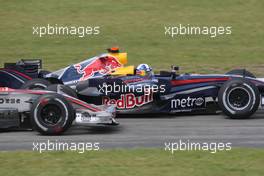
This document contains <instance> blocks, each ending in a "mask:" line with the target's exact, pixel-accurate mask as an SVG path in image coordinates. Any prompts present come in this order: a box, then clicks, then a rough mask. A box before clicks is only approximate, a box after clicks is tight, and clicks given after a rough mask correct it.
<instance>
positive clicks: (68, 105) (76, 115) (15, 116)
mask: <svg viewBox="0 0 264 176" xmlns="http://www.w3.org/2000/svg"><path fill="white" fill-rule="evenodd" d="M114 117H115V107H113V106H94V105H90V104H87V103H85V102H83V101H81V100H78V99H76V98H74V97H71V96H69V95H65V94H63V93H60V94H58V93H56V92H51V91H45V90H24V89H11V88H7V87H0V129H6V128H24V129H29V128H34V129H35V130H37V131H38V132H40V133H41V134H45V135H58V134H62V133H63V132H65V131H66V130H67V129H68V128H69V127H70V126H71V125H73V124H76V125H83V126H91V125H93V126H94V125H117V124H118V123H117V122H116V121H115V119H114Z"/></svg>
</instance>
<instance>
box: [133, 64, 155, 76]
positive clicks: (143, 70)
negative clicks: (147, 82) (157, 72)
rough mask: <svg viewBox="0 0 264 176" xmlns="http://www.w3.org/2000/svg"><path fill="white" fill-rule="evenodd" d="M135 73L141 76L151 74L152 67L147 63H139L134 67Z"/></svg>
mask: <svg viewBox="0 0 264 176" xmlns="http://www.w3.org/2000/svg"><path fill="white" fill-rule="evenodd" d="M136 73H137V74H139V75H142V76H145V75H151V74H152V68H151V67H150V66H149V65H148V64H140V65H138V66H137V68H136Z"/></svg>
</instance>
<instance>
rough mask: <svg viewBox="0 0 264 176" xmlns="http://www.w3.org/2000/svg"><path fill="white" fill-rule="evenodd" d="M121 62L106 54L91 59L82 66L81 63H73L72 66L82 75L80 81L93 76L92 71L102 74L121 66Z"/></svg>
mask: <svg viewBox="0 0 264 176" xmlns="http://www.w3.org/2000/svg"><path fill="white" fill-rule="evenodd" d="M121 66H122V64H121V63H120V62H119V61H118V59H117V58H115V57H112V56H106V57H102V58H99V59H96V60H94V61H92V62H91V63H89V64H87V65H86V66H85V67H84V68H82V66H81V64H76V65H74V68H75V69H76V70H77V72H78V73H79V74H81V75H82V77H81V78H80V81H83V80H87V79H88V78H90V77H92V76H94V73H96V72H99V73H100V74H102V75H106V74H108V73H110V72H111V71H113V70H114V69H116V68H119V67H121Z"/></svg>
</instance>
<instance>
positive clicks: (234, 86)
mask: <svg viewBox="0 0 264 176" xmlns="http://www.w3.org/2000/svg"><path fill="white" fill-rule="evenodd" d="M218 104H219V106H220V108H221V110H222V111H223V112H224V113H225V114H226V115H227V116H229V117H230V118H233V119H246V118H249V117H250V116H251V115H253V114H254V113H255V112H256V110H257V109H258V107H259V104H260V93H259V90H258V88H257V87H256V86H255V85H254V84H253V83H251V82H250V81H248V80H245V79H234V80H230V81H227V82H226V83H225V84H223V86H222V87H221V89H220V90H219V93H218Z"/></svg>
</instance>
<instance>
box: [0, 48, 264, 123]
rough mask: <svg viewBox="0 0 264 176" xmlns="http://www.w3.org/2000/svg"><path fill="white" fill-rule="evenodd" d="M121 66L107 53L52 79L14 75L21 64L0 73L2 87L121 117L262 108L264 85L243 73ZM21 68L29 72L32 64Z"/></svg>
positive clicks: (238, 114)
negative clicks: (57, 94)
mask: <svg viewBox="0 0 264 176" xmlns="http://www.w3.org/2000/svg"><path fill="white" fill-rule="evenodd" d="M31 62H32V61H31ZM126 63H127V55H126V53H120V52H119V50H118V48H112V49H110V50H109V52H108V53H106V54H102V55H99V56H96V57H93V58H90V59H87V60H85V61H84V62H81V63H78V64H74V65H70V66H68V67H66V68H63V69H61V70H58V71H55V72H52V73H46V72H43V71H42V72H41V71H39V70H38V71H35V78H33V77H30V75H29V74H27V72H25V71H24V72H22V73H21V72H19V69H17V67H18V65H19V64H20V65H21V61H20V62H18V63H14V64H7V65H6V67H5V68H4V69H2V70H0V73H1V72H2V78H1V80H8V79H10V80H11V79H12V81H6V82H5V83H1V84H4V86H8V87H16V88H19V86H20V87H22V88H24V89H35V88H38V89H39V88H43V89H47V88H48V90H51V91H58V90H60V91H63V92H64V93H66V94H69V95H71V96H74V97H77V98H78V99H81V100H83V101H85V102H88V103H93V104H96V105H103V104H104V105H115V106H116V108H117V113H126V114H131V113H176V112H196V111H205V112H206V111H208V110H209V111H210V110H214V111H216V110H222V111H223V112H224V113H225V114H226V115H228V116H229V117H231V118H248V117H250V116H251V115H252V114H254V113H255V112H256V110H257V109H258V108H261V107H263V106H264V79H262V78H256V77H255V76H254V75H253V74H252V73H250V72H248V71H246V70H243V69H238V70H233V71H230V72H228V73H226V74H222V75H215V74H204V75H200V74H188V73H185V74H178V67H172V69H171V71H161V72H160V73H159V74H154V73H153V71H152V69H151V68H150V67H149V66H148V65H147V64H141V65H139V66H138V67H137V68H135V67H134V66H128V67H125V66H124V64H126ZM24 65H27V67H28V68H31V67H30V65H31V66H32V65H34V64H30V63H27V64H25V63H24ZM36 65H37V64H35V67H37V66H36ZM24 67H25V66H24ZM28 70H30V69H28ZM4 73H5V75H4ZM17 79H20V85H18V81H17ZM6 84H9V85H6ZM51 84H53V85H52V86H50V85H51ZM57 84H61V85H62V84H64V85H68V86H70V87H71V89H69V88H65V86H63V87H62V86H60V85H57Z"/></svg>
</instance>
